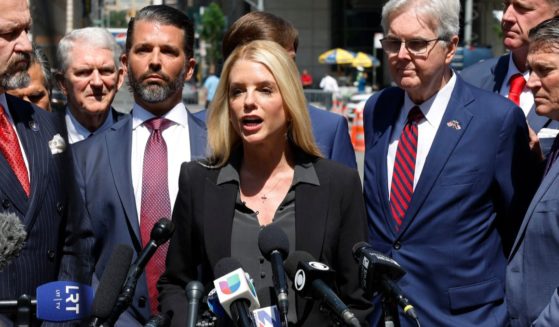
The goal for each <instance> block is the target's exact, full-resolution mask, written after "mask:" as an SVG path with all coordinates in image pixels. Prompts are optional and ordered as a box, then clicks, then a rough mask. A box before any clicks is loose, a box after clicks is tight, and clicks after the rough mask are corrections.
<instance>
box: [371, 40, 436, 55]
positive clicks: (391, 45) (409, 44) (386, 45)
mask: <svg viewBox="0 0 559 327" xmlns="http://www.w3.org/2000/svg"><path fill="white" fill-rule="evenodd" d="M435 41H444V40H443V39H441V38H436V39H432V40H423V39H412V40H406V41H402V40H400V39H396V38H392V37H386V38H384V39H382V40H380V44H381V45H382V49H383V50H384V51H385V52H386V53H388V54H394V53H398V52H400V49H401V48H402V43H403V44H404V47H405V48H406V50H408V52H409V53H410V54H412V55H421V54H424V53H425V52H427V48H429V44H431V42H435Z"/></svg>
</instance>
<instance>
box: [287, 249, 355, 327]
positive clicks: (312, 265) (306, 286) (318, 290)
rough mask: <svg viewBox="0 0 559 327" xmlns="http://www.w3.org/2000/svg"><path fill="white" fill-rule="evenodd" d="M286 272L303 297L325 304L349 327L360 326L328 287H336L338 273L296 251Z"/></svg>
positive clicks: (310, 256) (290, 258)
mask: <svg viewBox="0 0 559 327" xmlns="http://www.w3.org/2000/svg"><path fill="white" fill-rule="evenodd" d="M285 271H286V272H287V275H288V276H289V278H291V280H292V281H293V288H294V289H295V291H297V292H298V293H300V294H301V295H302V296H303V297H306V298H311V299H319V300H322V301H323V302H325V303H326V304H327V305H328V307H330V309H332V310H333V311H334V313H335V314H336V315H337V316H338V317H340V318H341V319H342V321H343V322H344V323H345V324H347V325H349V326H360V324H359V320H357V318H356V317H355V315H354V314H353V312H351V311H350V310H349V308H348V307H347V305H345V304H344V303H343V302H342V300H341V299H340V298H339V297H338V296H337V295H336V293H334V291H333V290H332V289H331V288H330V287H329V286H328V285H334V282H335V280H336V273H335V272H334V271H333V270H332V269H330V267H328V266H327V265H325V264H323V263H321V262H317V261H314V258H313V256H312V255H311V254H309V253H307V252H304V251H295V252H293V253H291V255H289V257H288V258H287V260H285Z"/></svg>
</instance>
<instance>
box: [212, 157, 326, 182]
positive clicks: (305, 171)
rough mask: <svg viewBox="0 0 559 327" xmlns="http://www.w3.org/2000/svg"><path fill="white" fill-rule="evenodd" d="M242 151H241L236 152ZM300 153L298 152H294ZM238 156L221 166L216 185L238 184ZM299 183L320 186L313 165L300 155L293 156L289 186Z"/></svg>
mask: <svg viewBox="0 0 559 327" xmlns="http://www.w3.org/2000/svg"><path fill="white" fill-rule="evenodd" d="M238 151H242V150H238ZM296 151H299V152H301V151H300V150H296ZM240 157H241V156H240V154H235V155H233V156H232V157H231V160H229V162H228V163H227V165H225V166H223V168H221V170H220V171H219V175H218V176H217V185H221V184H225V183H229V182H234V183H237V184H240V178H239V168H240V159H241V158H240ZM300 183H305V184H311V185H317V186H319V185H320V181H319V180H318V175H317V174H316V170H315V169H314V166H313V164H312V163H311V162H310V161H305V160H302V156H301V155H297V154H296V155H295V166H294V172H293V182H292V183H291V186H295V185H297V184H300Z"/></svg>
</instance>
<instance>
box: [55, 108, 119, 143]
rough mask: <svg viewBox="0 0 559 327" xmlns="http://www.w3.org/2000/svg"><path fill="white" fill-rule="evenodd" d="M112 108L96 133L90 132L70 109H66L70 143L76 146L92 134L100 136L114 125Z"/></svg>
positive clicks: (65, 117)
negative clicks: (99, 134)
mask: <svg viewBox="0 0 559 327" xmlns="http://www.w3.org/2000/svg"><path fill="white" fill-rule="evenodd" d="M111 110H112V109H111V108H109V114H108V115H107V118H106V119H105V121H104V122H103V124H101V126H99V128H98V129H96V130H95V132H93V133H92V132H90V131H89V130H88V129H87V128H85V127H84V126H83V125H82V124H80V122H79V121H78V120H77V119H76V117H74V115H73V114H72V112H71V111H70V107H66V115H65V116H64V119H65V120H66V129H67V130H68V142H69V143H70V144H74V143H76V142H79V141H83V140H85V139H86V138H88V137H89V135H91V134H98V133H100V132H102V131H104V130H107V129H109V128H110V127H111V126H113V124H114V119H113V113H112V112H111Z"/></svg>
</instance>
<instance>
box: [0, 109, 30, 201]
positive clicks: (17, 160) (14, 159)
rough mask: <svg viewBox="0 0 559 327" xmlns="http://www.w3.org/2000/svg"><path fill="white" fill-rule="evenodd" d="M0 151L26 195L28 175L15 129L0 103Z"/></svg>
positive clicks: (28, 189)
mask: <svg viewBox="0 0 559 327" xmlns="http://www.w3.org/2000/svg"><path fill="white" fill-rule="evenodd" d="M0 151H1V152H2V154H3V155H4V158H6V161H7V162H8V164H10V167H12V170H13V171H14V173H15V174H16V177H17V179H18V180H19V183H20V184H21V187H23V190H24V191H25V194H26V195H27V197H29V194H30V193H31V185H29V175H28V173H27V167H25V162H24V161H23V154H22V153H21V148H20V147H19V141H18V139H17V135H16V131H15V130H14V128H13V127H12V124H10V121H9V120H8V116H7V115H6V113H5V110H4V107H3V106H2V105H1V104H0Z"/></svg>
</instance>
